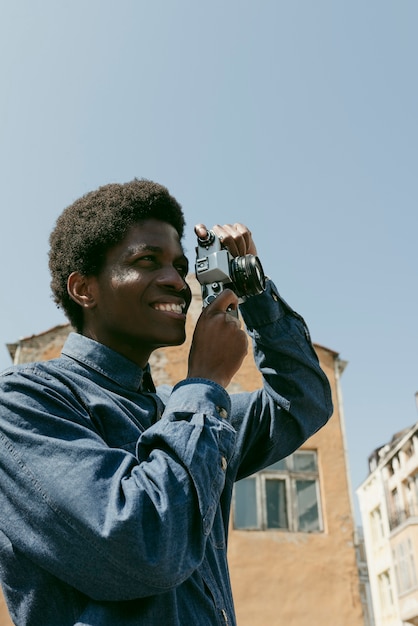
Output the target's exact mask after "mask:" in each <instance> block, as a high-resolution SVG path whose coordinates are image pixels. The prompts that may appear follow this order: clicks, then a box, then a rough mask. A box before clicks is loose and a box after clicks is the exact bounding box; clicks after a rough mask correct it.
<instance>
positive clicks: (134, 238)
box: [108, 219, 183, 258]
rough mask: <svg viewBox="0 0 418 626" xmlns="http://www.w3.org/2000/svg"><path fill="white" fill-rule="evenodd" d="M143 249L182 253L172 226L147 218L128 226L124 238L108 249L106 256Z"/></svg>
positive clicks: (133, 252)
mask: <svg viewBox="0 0 418 626" xmlns="http://www.w3.org/2000/svg"><path fill="white" fill-rule="evenodd" d="M144 249H155V250H156V251H157V250H158V251H161V252H171V253H173V254H177V255H181V254H183V248H182V246H181V242H180V237H179V234H178V232H177V230H176V229H175V228H174V226H172V225H171V224H169V223H168V222H162V221H160V220H156V219H149V220H144V221H141V222H137V223H135V224H133V225H132V226H130V227H129V229H128V230H127V232H126V234H125V236H124V238H123V239H122V240H121V241H120V242H119V243H118V244H116V245H115V246H114V247H113V248H111V249H110V250H109V255H108V257H109V256H111V257H114V258H115V257H118V256H120V255H122V256H129V255H130V254H135V253H136V252H138V251H140V250H144Z"/></svg>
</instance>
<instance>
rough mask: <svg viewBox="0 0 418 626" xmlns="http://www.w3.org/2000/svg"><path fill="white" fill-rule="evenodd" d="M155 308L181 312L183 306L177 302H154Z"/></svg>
mask: <svg viewBox="0 0 418 626" xmlns="http://www.w3.org/2000/svg"><path fill="white" fill-rule="evenodd" d="M155 308H156V309H157V310H158V311H173V312H174V313H182V312H183V307H181V306H180V305H179V304H168V303H167V304H156V305H155Z"/></svg>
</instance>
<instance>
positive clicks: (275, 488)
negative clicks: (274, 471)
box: [266, 479, 288, 528]
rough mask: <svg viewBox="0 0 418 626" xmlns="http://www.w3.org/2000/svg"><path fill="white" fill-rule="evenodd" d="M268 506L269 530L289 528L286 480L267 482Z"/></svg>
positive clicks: (269, 480)
mask: <svg viewBox="0 0 418 626" xmlns="http://www.w3.org/2000/svg"><path fill="white" fill-rule="evenodd" d="M266 506H267V528H288V521H287V505H286V483H285V481H284V480H274V479H267V480H266Z"/></svg>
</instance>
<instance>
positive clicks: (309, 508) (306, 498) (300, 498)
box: [296, 480, 320, 532]
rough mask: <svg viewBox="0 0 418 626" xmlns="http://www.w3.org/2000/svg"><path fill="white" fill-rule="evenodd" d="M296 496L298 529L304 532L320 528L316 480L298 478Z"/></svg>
mask: <svg viewBox="0 0 418 626" xmlns="http://www.w3.org/2000/svg"><path fill="white" fill-rule="evenodd" d="M296 498H297V506H298V530H299V531H302V532H312V531H315V530H320V528H319V512H318V500H317V496H316V482H315V481H314V480H297V481H296Z"/></svg>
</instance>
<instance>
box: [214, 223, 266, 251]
mask: <svg viewBox="0 0 418 626" xmlns="http://www.w3.org/2000/svg"><path fill="white" fill-rule="evenodd" d="M213 231H214V232H215V233H216V235H217V236H218V237H219V239H220V240H221V241H222V245H223V246H224V247H225V248H228V251H229V252H230V253H231V255H232V256H234V257H236V256H244V255H245V254H257V250H256V247H255V244H254V242H253V240H252V236H251V231H250V230H249V228H248V227H247V226H245V225H244V224H241V223H239V222H236V223H235V224H224V225H223V226H220V225H219V224H216V225H215V226H214V227H213Z"/></svg>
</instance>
